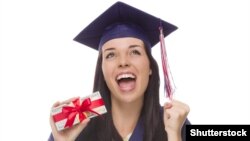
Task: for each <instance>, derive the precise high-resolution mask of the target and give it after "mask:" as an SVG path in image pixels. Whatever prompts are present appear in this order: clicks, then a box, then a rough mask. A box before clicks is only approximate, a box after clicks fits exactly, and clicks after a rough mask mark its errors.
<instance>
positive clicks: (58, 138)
mask: <svg viewBox="0 0 250 141" xmlns="http://www.w3.org/2000/svg"><path fill="white" fill-rule="evenodd" d="M77 98H78V97H75V98H71V99H68V100H66V101H64V102H61V103H60V102H56V103H55V104H54V105H53V107H57V106H59V105H61V104H67V103H70V102H71V101H73V100H75V99H77ZM89 121H90V119H89V118H86V119H84V120H83V121H82V122H81V123H79V124H77V125H74V127H71V128H68V129H65V130H62V131H57V129H56V126H55V123H54V120H53V117H52V116H50V126H51V129H52V135H53V137H54V140H55V141H74V140H75V139H76V138H77V137H78V135H79V134H80V133H81V131H82V130H83V129H84V128H85V127H86V126H87V124H88V122H89Z"/></svg>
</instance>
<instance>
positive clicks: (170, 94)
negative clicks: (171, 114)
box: [159, 26, 174, 100]
mask: <svg viewBox="0 0 250 141" xmlns="http://www.w3.org/2000/svg"><path fill="white" fill-rule="evenodd" d="M159 30H160V44H161V60H162V69H163V77H164V92H165V93H166V94H167V97H168V98H169V99H170V100H171V99H172V97H173V93H174V88H173V86H174V83H173V82H172V83H173V84H172V83H171V81H170V79H171V80H172V81H173V78H172V75H171V71H170V68H169V65H168V59H167V53H166V47H165V41H164V34H163V27H162V26H160V27H159ZM170 76H171V78H170ZM172 85H173V86H172Z"/></svg>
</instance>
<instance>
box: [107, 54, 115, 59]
mask: <svg viewBox="0 0 250 141" xmlns="http://www.w3.org/2000/svg"><path fill="white" fill-rule="evenodd" d="M114 56H115V53H114V52H109V53H108V54H107V55H106V56H105V58H106V59H110V58H113V57H114Z"/></svg>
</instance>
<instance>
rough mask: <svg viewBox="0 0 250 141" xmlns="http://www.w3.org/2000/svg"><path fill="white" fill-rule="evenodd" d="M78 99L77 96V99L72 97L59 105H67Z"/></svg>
mask: <svg viewBox="0 0 250 141" xmlns="http://www.w3.org/2000/svg"><path fill="white" fill-rule="evenodd" d="M78 98H79V96H78V97H72V98H70V99H67V100H65V101H63V102H61V104H68V103H70V102H71V101H74V100H76V99H78Z"/></svg>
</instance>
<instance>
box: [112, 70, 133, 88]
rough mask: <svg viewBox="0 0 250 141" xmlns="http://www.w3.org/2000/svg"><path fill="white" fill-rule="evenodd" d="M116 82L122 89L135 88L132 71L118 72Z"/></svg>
mask: <svg viewBox="0 0 250 141" xmlns="http://www.w3.org/2000/svg"><path fill="white" fill-rule="evenodd" d="M116 82H117V84H118V86H119V88H120V89H121V90H122V91H131V90H133V89H134V88H135V82H136V76H135V75H134V74H132V73H123V74H119V75H118V76H117V77H116Z"/></svg>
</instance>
